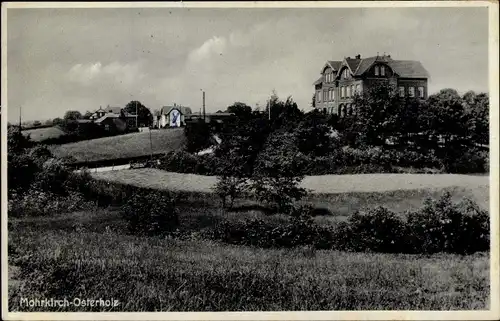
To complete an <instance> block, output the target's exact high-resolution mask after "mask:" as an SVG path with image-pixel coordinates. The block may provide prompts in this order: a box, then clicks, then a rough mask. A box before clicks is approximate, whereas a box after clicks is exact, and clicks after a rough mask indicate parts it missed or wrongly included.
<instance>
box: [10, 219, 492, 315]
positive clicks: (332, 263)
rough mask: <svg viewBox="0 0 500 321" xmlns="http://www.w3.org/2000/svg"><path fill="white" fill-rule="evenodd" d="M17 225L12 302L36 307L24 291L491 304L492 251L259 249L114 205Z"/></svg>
mask: <svg viewBox="0 0 500 321" xmlns="http://www.w3.org/2000/svg"><path fill="white" fill-rule="evenodd" d="M182 215H183V216H189V215H190V213H189V212H183V214H182ZM9 225H10V226H9V264H10V265H11V268H10V271H9V272H10V275H11V279H10V280H9V307H10V310H11V311H34V310H36V309H30V308H21V307H20V306H19V302H20V301H19V300H20V298H21V297H33V296H34V295H38V296H40V297H56V298H59V297H64V296H66V297H69V298H72V297H80V296H81V295H82V293H84V296H85V297H91V298H99V297H101V298H108V299H109V298H114V299H117V300H119V302H120V305H119V306H118V307H116V308H114V309H110V308H105V309H101V311H102V310H107V311H238V310H269V311H273V310H274V311H277V310H355V309H370V310H382V309H400V310H448V309H451V310H453V309H487V308H488V305H489V303H488V301H489V297H488V293H489V268H488V266H489V260H488V255H487V253H476V254H474V255H469V256H458V255H449V254H438V255H431V256H416V255H388V254H374V253H346V252H338V251H332V250H324V251H323V250H321V251H317V252H315V253H312V254H311V253H309V252H308V251H307V249H303V248H299V249H292V250H274V249H273V250H271V249H258V248H251V247H244V246H231V245H223V244H219V243H215V242H211V241H206V240H201V239H198V238H196V237H192V238H191V239H184V240H180V239H159V238H152V237H151V238H145V237H136V236H130V235H126V233H125V232H124V231H123V224H122V222H121V221H120V216H119V215H118V214H117V212H115V211H112V210H100V211H98V212H95V213H86V212H81V213H72V214H66V215H60V216H54V217H45V218H26V219H11V220H10V221H9ZM41 244H43V246H40V245H41ZM69 309H70V310H77V308H75V307H72V308H69ZM80 309H81V310H86V311H90V310H91V308H90V307H87V308H80ZM55 310H57V309H55ZM62 310H64V309H59V311H62ZM97 310H99V308H94V311H97ZM65 311H67V310H65Z"/></svg>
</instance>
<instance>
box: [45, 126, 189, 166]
mask: <svg viewBox="0 0 500 321" xmlns="http://www.w3.org/2000/svg"><path fill="white" fill-rule="evenodd" d="M151 141H152V145H153V154H156V153H163V152H168V151H171V150H176V149H179V148H181V147H182V145H183V144H184V132H183V130H182V129H168V130H153V131H151ZM52 152H53V153H54V155H55V156H57V157H70V156H71V157H74V158H75V159H76V162H92V161H100V160H110V159H118V158H128V157H138V156H145V155H149V154H150V153H151V147H150V141H149V131H145V132H139V133H131V134H126V135H118V136H112V137H104V138H98V139H92V140H85V141H80V142H76V143H70V144H63V145H59V146H54V147H52Z"/></svg>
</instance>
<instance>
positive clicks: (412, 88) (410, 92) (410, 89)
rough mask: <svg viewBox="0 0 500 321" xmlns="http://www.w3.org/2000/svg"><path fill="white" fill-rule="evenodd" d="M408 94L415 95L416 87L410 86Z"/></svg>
mask: <svg viewBox="0 0 500 321" xmlns="http://www.w3.org/2000/svg"><path fill="white" fill-rule="evenodd" d="M408 95H409V96H410V97H415V87H409V88H408Z"/></svg>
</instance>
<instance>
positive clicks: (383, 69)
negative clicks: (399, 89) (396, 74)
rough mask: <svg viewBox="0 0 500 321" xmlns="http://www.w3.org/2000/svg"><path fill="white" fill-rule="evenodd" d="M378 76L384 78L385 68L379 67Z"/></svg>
mask: <svg viewBox="0 0 500 321" xmlns="http://www.w3.org/2000/svg"><path fill="white" fill-rule="evenodd" d="M380 75H381V76H385V66H380Z"/></svg>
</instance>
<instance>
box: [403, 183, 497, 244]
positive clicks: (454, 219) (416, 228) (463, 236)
mask: <svg viewBox="0 0 500 321" xmlns="http://www.w3.org/2000/svg"><path fill="white" fill-rule="evenodd" d="M489 233H490V229H489V215H488V214H487V212H486V211H483V210H481V209H480V208H479V207H478V205H477V204H475V203H474V202H473V201H471V200H469V199H464V200H463V201H462V202H460V203H458V204H453V203H452V202H451V196H450V194H449V193H446V194H445V195H444V196H443V197H441V198H440V199H438V200H430V199H428V200H426V203H425V205H424V207H423V208H422V209H420V210H418V211H415V212H413V213H410V215H409V216H408V221H407V238H406V240H405V242H406V244H407V245H408V249H407V252H410V253H435V252H451V253H460V254H467V253H473V252H476V251H485V250H488V249H489Z"/></svg>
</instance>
